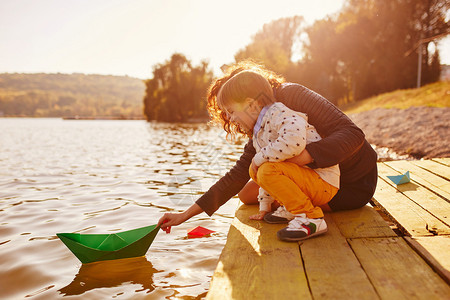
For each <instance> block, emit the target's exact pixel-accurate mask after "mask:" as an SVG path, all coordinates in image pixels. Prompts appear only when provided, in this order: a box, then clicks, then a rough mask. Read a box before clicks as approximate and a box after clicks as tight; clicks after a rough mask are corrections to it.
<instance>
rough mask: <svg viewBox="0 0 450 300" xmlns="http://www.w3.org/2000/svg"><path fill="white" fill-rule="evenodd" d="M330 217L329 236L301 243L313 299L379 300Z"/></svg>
mask: <svg viewBox="0 0 450 300" xmlns="http://www.w3.org/2000/svg"><path fill="white" fill-rule="evenodd" d="M331 215H334V213H332V214H326V215H325V220H326V222H327V225H328V232H327V233H326V234H324V235H321V236H318V237H316V238H312V239H309V240H306V241H304V242H301V243H300V250H301V254H302V257H303V261H304V265H305V270H306V274H307V277H308V282H309V286H310V289H311V293H312V295H313V297H314V299H316V300H317V299H379V297H378V295H377V293H376V292H375V289H374V288H373V286H372V284H371V282H370V280H369V279H368V277H367V275H366V274H365V272H364V270H363V269H362V268H361V265H360V264H359V261H358V259H357V258H356V257H355V255H354V253H353V251H352V249H351V248H350V246H349V245H348V244H347V240H346V239H345V237H344V236H342V234H341V233H340V231H339V228H338V227H337V225H336V224H335V222H334V221H333V218H332V217H331ZM276 299H282V298H276ZM298 299H301V298H300V297H299V298H298Z"/></svg>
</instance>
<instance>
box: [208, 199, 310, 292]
mask: <svg viewBox="0 0 450 300" xmlns="http://www.w3.org/2000/svg"><path fill="white" fill-rule="evenodd" d="M257 211H258V207H257V206H256V205H250V206H246V205H242V206H241V207H240V208H239V210H238V211H237V212H236V217H235V218H234V219H233V222H232V225H231V226H230V231H229V232H228V237H227V243H226V245H225V247H224V249H223V251H222V254H221V255H220V258H219V263H218V266H217V268H216V271H215V272H214V275H213V279H212V281H211V284H210V289H209V292H208V294H207V299H312V298H311V293H310V291H309V288H308V282H307V279H306V276H305V273H304V268H303V263H302V259H301V257H300V250H299V247H298V244H297V243H286V242H281V241H279V240H278V239H277V238H276V232H277V231H278V230H280V229H281V228H283V227H285V226H286V225H274V224H267V223H264V222H260V221H253V220H249V219H248V217H249V216H250V215H251V214H255V213H257Z"/></svg>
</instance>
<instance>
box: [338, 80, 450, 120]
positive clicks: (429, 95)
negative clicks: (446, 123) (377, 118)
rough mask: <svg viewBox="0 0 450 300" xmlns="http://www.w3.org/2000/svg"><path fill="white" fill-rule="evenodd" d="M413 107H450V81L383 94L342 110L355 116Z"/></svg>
mask: <svg viewBox="0 0 450 300" xmlns="http://www.w3.org/2000/svg"><path fill="white" fill-rule="evenodd" d="M412 106H430V107H450V81H445V82H442V81H441V82H436V83H432V84H429V85H426V86H423V87H421V88H418V89H407V90H397V91H393V92H390V93H385V94H381V95H378V96H375V97H371V98H368V99H365V100H362V101H359V102H357V103H352V104H348V105H345V106H342V107H341V109H342V110H344V111H345V112H346V113H347V114H354V113H359V112H363V111H368V110H372V109H375V108H379V107H382V108H400V109H405V108H409V107H412Z"/></svg>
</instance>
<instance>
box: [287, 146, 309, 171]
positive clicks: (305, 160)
mask: <svg viewBox="0 0 450 300" xmlns="http://www.w3.org/2000/svg"><path fill="white" fill-rule="evenodd" d="M285 161H287V162H291V163H294V164H297V165H299V166H300V167H303V166H304V165H307V164H309V163H312V162H313V161H314V159H313V158H312V156H311V155H310V154H309V152H308V150H306V149H305V150H303V151H302V152H301V153H300V154H299V155H297V156H294V157H292V158H289V159H286V160H285Z"/></svg>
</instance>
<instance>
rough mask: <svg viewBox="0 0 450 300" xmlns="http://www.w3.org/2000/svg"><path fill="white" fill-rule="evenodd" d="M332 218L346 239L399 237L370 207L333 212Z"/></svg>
mask: <svg viewBox="0 0 450 300" xmlns="http://www.w3.org/2000/svg"><path fill="white" fill-rule="evenodd" d="M331 217H332V218H333V221H334V222H335V223H336V225H337V226H338V227H339V230H340V231H341V233H342V235H343V236H344V237H346V238H358V237H389V236H397V235H396V234H395V232H394V231H393V230H392V229H391V228H390V227H389V225H388V224H387V223H386V221H385V220H383V218H382V217H381V216H380V214H379V213H378V212H377V211H376V210H375V209H373V208H372V207H370V206H368V205H366V206H364V207H362V208H359V209H353V210H346V211H339V212H333V213H332V214H331Z"/></svg>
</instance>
